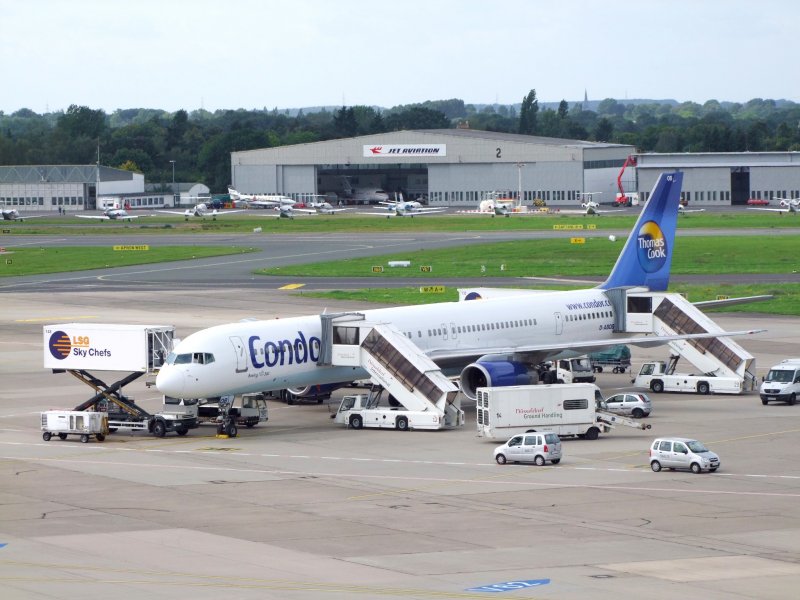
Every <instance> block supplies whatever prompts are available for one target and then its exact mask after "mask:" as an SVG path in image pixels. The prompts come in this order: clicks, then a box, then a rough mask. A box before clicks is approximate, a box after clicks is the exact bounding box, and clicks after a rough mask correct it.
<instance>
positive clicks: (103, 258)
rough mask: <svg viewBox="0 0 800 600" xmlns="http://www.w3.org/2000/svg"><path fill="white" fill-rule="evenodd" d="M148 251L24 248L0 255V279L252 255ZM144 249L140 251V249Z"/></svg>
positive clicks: (202, 249)
mask: <svg viewBox="0 0 800 600" xmlns="http://www.w3.org/2000/svg"><path fill="white" fill-rule="evenodd" d="M144 247H147V250H144V249H139V250H114V247H113V246H112V245H108V246H105V247H77V246H76V247H60V248H53V247H47V248H23V249H15V250H14V251H13V252H6V253H3V254H0V277H12V276H17V275H38V274H43V273H65V272H68V271H83V270H85V269H103V268H108V267H125V266H128V265H141V264H150V263H159V262H166V261H171V260H191V259H193V258H206V257H209V256H225V255H228V254H241V253H243V252H251V251H252V250H250V249H245V248H233V247H230V246H228V247H225V246H149V245H148V246H144ZM139 248H143V247H141V246H140V247H139Z"/></svg>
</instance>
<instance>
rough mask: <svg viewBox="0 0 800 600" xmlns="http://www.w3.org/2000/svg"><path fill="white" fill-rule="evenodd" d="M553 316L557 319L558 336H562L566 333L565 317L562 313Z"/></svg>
mask: <svg viewBox="0 0 800 600" xmlns="http://www.w3.org/2000/svg"><path fill="white" fill-rule="evenodd" d="M553 316H554V317H555V319H556V335H561V332H562V331H564V317H563V316H561V313H560V312H557V313H553Z"/></svg>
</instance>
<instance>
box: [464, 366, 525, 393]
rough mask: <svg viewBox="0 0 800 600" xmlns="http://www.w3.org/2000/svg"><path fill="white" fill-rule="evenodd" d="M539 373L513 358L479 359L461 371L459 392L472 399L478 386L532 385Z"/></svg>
mask: <svg viewBox="0 0 800 600" xmlns="http://www.w3.org/2000/svg"><path fill="white" fill-rule="evenodd" d="M536 383H539V373H538V371H537V370H536V368H535V367H534V366H533V365H530V364H527V363H523V362H518V361H513V360H507V359H502V360H491V359H483V358H482V359H480V360H478V361H477V362H474V363H472V364H470V365H467V366H466V367H464V370H463V371H461V393H462V394H464V395H465V396H466V397H467V398H469V399H471V400H474V399H475V398H476V396H477V389H478V388H479V387H506V386H509V385H534V384H536Z"/></svg>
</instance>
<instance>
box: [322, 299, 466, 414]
mask: <svg viewBox="0 0 800 600" xmlns="http://www.w3.org/2000/svg"><path fill="white" fill-rule="evenodd" d="M321 317H322V324H323V334H322V343H321V347H322V349H321V353H320V356H321V361H325V363H327V364H330V365H332V366H353V367H361V368H362V369H364V370H365V371H366V372H367V373H368V374H369V376H370V379H371V380H372V383H373V384H375V385H378V386H381V387H382V388H383V389H385V390H386V391H387V392H388V393H389V394H391V396H392V397H393V398H394V399H395V400H396V401H397V402H399V403H400V404H402V405H403V407H404V408H405V409H406V410H409V411H434V412H436V413H437V414H438V415H439V416H440V421H441V422H442V425H443V426H444V427H458V426H461V425H463V424H464V413H463V411H462V410H461V399H460V396H459V390H458V386H456V385H455V384H454V383H453V382H452V381H450V379H448V378H447V377H446V376H445V375H444V373H442V371H441V369H440V368H439V367H438V366H437V365H436V363H434V362H433V361H432V360H431V359H430V358H428V356H426V355H425V354H424V353H423V352H422V351H421V350H420V349H419V348H418V347H417V346H416V345H414V343H413V342H411V341H410V340H409V339H408V338H407V337H406V336H405V335H404V334H403V333H402V332H401V331H400V330H399V329H397V328H396V327H395V326H394V325H391V324H388V323H370V322H367V321H365V320H364V319H363V315H358V314H352V313H351V314H339V315H321Z"/></svg>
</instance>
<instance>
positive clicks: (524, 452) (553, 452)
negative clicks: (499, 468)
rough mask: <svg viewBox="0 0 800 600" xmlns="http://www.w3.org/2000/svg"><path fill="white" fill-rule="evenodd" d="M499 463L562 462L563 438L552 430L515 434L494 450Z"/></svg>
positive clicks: (536, 463) (538, 463)
mask: <svg viewBox="0 0 800 600" xmlns="http://www.w3.org/2000/svg"><path fill="white" fill-rule="evenodd" d="M494 459H495V460H496V461H497V464H498V465H504V464H506V463H507V462H532V463H534V464H535V465H537V466H542V465H543V464H545V463H546V462H548V461H550V462H551V463H553V464H554V465H557V464H558V463H560V462H561V440H560V439H559V437H558V436H557V435H556V434H555V433H553V432H552V431H537V432H535V433H524V434H521V435H515V436H514V437H512V438H511V439H510V440H508V441H507V442H506V443H505V444H503V445H502V446H498V447H497V448H495V450H494Z"/></svg>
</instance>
